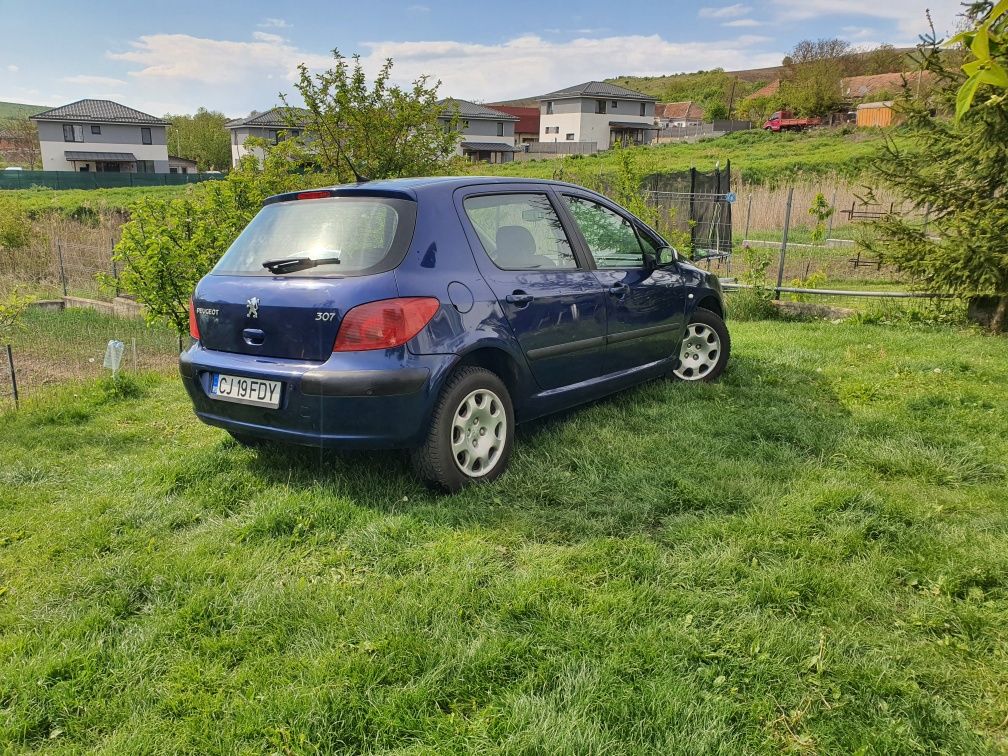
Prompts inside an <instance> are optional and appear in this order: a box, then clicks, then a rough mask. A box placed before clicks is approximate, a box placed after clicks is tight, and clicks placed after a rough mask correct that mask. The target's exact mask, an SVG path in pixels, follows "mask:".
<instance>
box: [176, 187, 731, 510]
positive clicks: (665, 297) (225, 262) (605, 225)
mask: <svg viewBox="0 0 1008 756" xmlns="http://www.w3.org/2000/svg"><path fill="white" fill-rule="evenodd" d="M723 318H724V303H723V299H722V294H721V288H720V286H719V284H718V280H717V278H716V277H715V276H713V275H711V274H710V273H707V272H705V271H702V270H700V269H699V268H696V267H694V266H693V265H690V264H689V263H688V262H685V261H683V260H681V259H679V256H678V255H677V254H676V252H675V251H674V250H673V249H672V248H671V247H670V246H669V245H668V244H667V243H666V242H665V241H664V240H663V239H662V238H661V236H659V235H658V234H657V233H656V232H655V231H654V230H653V229H651V228H649V227H648V226H647V225H646V224H644V223H643V222H641V221H640V220H639V219H637V218H636V217H634V216H633V215H631V214H630V213H628V212H627V211H626V210H624V209H623V208H621V207H619V206H618V205H616V204H614V203H612V202H611V201H609V200H608V199H606V198H605V197H603V196H601V195H599V194H596V193H594V192H591V191H588V190H586V189H583V188H581V187H578V186H574V185H571V184H565V183H560V182H555V181H533V180H521V181H518V180H514V179H504V178H473V177H457V178H417V179H402V180H395V181H373V182H363V183H358V184H353V185H346V186H336V187H332V188H327V189H318V190H312V191H303V192H291V193H288V194H281V195H277V196H275V197H271V198H269V199H268V200H266V202H265V203H264V206H263V208H262V210H260V212H259V213H258V214H257V215H256V217H255V218H254V219H253V220H252V222H251V223H249V225H248V227H247V228H246V229H245V230H244V231H243V232H242V234H241V235H240V236H239V237H238V238H237V239H236V240H235V242H234V244H232V245H231V247H230V249H228V251H227V252H226V253H225V254H224V256H223V257H221V259H220V261H219V262H218V263H217V265H216V266H215V267H214V269H213V270H212V271H211V272H210V274H209V275H207V276H206V277H205V278H203V280H202V281H200V283H199V285H198V286H197V287H196V291H195V294H194V295H193V298H192V303H191V305H190V335H191V337H192V343H191V345H190V347H189V349H188V350H186V351H185V352H184V353H183V354H182V355H181V358H180V360H179V369H180V372H181V374H182V379H183V382H184V383H185V387H186V390H187V391H188V392H189V396H190V397H191V398H192V401H193V405H194V407H195V409H196V414H197V415H198V416H199V418H200V419H201V420H203V421H204V422H206V423H209V424H210V425H214V426H218V427H220V428H223V429H225V430H227V431H228V432H229V433H230V434H231V435H232V436H233V437H234V438H235V439H236V440H237V441H238V442H240V443H242V444H248V445H260V444H262V443H263V442H269V441H281V442H290V443H295V444H307V445H312V446H323V447H342V448H357V449H360V448H376V449H378V448H385V449H409V450H411V454H412V458H413V463H414V466H415V468H416V470H417V471H418V473H419V474H420V476H421V477H422V478H423V479H424V480H425V481H428V482H430V483H432V484H434V485H436V486H440V487H442V488H444V489H447V490H449V491H456V490H458V489H460V488H462V487H463V486H465V485H467V484H471V483H474V482H480V481H490V480H493V479H494V478H496V477H497V476H499V475H500V474H501V473H502V472H503V471H504V470H505V468H506V467H507V464H508V458H509V456H510V453H511V447H512V444H513V441H514V434H515V425H516V423H519V422H522V421H524V420H529V419H532V418H536V417H540V416H542V415H547V414H550V413H553V412H557V411H559V410H563V409H566V408H568V407H572V406H574V405H577V404H581V403H583V402H587V401H591V400H593V399H597V398H599V397H601V396H604V395H606V394H610V393H612V392H614V391H618V390H620V389H624V388H627V387H630V386H633V385H635V384H638V383H641V382H642V381H646V380H648V379H651V378H655V377H658V376H663V375H667V374H674V375H675V376H677V377H678V378H680V379H682V380H686V381H696V380H701V381H710V380H714V379H716V378H717V377H718V376H719V375H720V374H721V373H722V371H723V370H724V369H725V365H726V363H727V361H728V354H729V350H730V342H729V336H728V331H727V329H726V328H725V324H724V320H723Z"/></svg>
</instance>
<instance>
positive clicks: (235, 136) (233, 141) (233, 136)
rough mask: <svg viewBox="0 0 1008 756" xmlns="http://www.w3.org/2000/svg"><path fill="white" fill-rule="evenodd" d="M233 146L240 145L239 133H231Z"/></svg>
mask: <svg viewBox="0 0 1008 756" xmlns="http://www.w3.org/2000/svg"><path fill="white" fill-rule="evenodd" d="M231 144H238V132H237V131H232V132H231Z"/></svg>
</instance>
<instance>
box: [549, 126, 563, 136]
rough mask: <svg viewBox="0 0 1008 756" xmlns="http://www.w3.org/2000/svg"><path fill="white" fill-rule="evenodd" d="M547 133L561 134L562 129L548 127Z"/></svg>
mask: <svg viewBox="0 0 1008 756" xmlns="http://www.w3.org/2000/svg"><path fill="white" fill-rule="evenodd" d="M546 133H547V134H559V133H560V127H559V126H547V127H546Z"/></svg>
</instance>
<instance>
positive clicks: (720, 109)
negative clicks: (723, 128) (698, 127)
mask: <svg viewBox="0 0 1008 756" xmlns="http://www.w3.org/2000/svg"><path fill="white" fill-rule="evenodd" d="M704 116H705V120H707V121H711V122H713V121H723V120H725V119H727V118H728V106H727V105H725V104H724V103H723V102H715V103H713V104H712V105H710V106H708V108H707V110H706V112H705V113H704Z"/></svg>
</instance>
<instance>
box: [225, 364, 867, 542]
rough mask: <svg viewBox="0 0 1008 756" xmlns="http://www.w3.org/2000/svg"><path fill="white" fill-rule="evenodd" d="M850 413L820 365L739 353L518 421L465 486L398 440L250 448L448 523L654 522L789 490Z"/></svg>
mask: <svg viewBox="0 0 1008 756" xmlns="http://www.w3.org/2000/svg"><path fill="white" fill-rule="evenodd" d="M847 421H848V415H847V412H846V411H845V409H844V408H843V407H842V405H841V404H840V402H839V400H838V398H837V396H836V394H835V392H834V390H833V388H832V387H831V386H830V384H829V383H828V382H827V381H826V380H824V379H823V377H822V376H821V374H819V373H816V372H814V371H813V370H806V369H795V367H794V366H792V365H783V364H776V363H769V362H765V361H757V360H754V359H752V358H750V357H747V356H740V357H737V358H736V359H734V360H733V362H732V365H731V367H730V369H729V371H728V372H727V373H726V374H725V376H724V377H723V379H722V381H721V382H719V383H716V384H685V383H681V382H678V381H674V380H671V379H662V380H657V381H652V382H650V383H647V384H645V385H642V386H640V387H637V388H635V389H631V390H628V391H624V392H621V393H619V394H616V395H614V396H611V397H608V398H605V399H601V400H598V401H596V402H593V403H591V404H588V405H584V406H582V407H579V408H576V409H573V410H570V411H567V412H564V413H561V414H557V415H553V416H551V417H548V418H544V419H541V420H538V421H533V422H529V423H525V424H523V425H522V426H519V429H518V432H517V434H516V439H515V441H516V443H515V448H514V452H513V454H512V458H511V464H510V468H509V470H508V471H507V472H506V473H505V474H504V475H503V476H501V478H499V479H498V480H497V481H495V482H493V483H491V484H489V485H480V486H473V487H470V488H469V489H466V490H464V491H462V492H461V493H458V494H454V495H444V494H439V493H438V492H436V491H431V490H429V489H428V488H426V487H425V486H424V485H423V484H422V483H421V482H420V481H419V480H418V479H417V478H416V476H415V475H414V474H413V471H412V469H411V467H410V464H409V460H408V458H407V455H406V454H404V453H401V452H353V453H347V452H332V451H320V450H317V449H309V448H295V447H283V446H271V447H268V448H266V449H262V450H258V451H255V452H245V450H241V449H239V447H237V445H235V444H234V443H233V442H232V441H230V440H228V441H224V442H222V444H221V446H220V447H219V450H220V452H221V453H223V454H227V455H234V454H247V456H246V457H245V462H246V464H247V465H248V471H249V473H251V474H252V475H253V476H255V477H256V478H257V479H258V480H259V481H260V482H261V483H262V484H263V486H265V487H268V486H273V485H283V486H290V487H294V488H305V489H307V488H313V489H314V488H318V487H320V486H321V487H324V489H325V490H326V491H327V492H330V493H331V495H332V497H333V499H339V500H345V501H347V502H349V503H350V504H351V505H354V506H358V507H364V508H368V509H371V510H374V511H377V512H382V513H388V514H391V513H395V514H403V513H408V514H410V515H411V516H414V517H418V518H421V519H423V520H427V521H434V522H437V523H440V524H449V525H461V524H478V525H484V526H496V525H502V524H504V523H505V522H506V523H509V524H511V525H513V526H518V527H519V528H520V529H522V530H525V531H532V532H536V533H547V532H548V533H549V534H551V535H550V536H549V537H556V538H561V539H564V538H572V537H573V538H577V537H583V536H586V535H591V534H594V535H604V534H614V533H622V534H625V533H627V532H628V531H634V530H638V531H647V530H650V529H651V528H653V527H655V525H656V523H660V522H661V521H662V519H663V518H665V517H667V516H668V515H671V514H674V513H683V512H693V513H700V512H706V513H728V512H735V511H740V510H743V509H745V508H748V507H750V506H751V505H753V504H754V503H755V501H756V500H758V499H759V498H760V497H764V496H766V495H767V492H768V491H785V490H786V489H787V487H788V485H789V484H790V483H791V482H792V481H793V480H794V478H796V477H798V476H802V475H806V474H807V471H808V468H809V466H810V465H813V464H819V463H820V461H821V460H823V459H826V458H828V457H829V456H830V455H831V454H832V453H833V451H834V449H835V448H836V444H837V440H838V438H839V437H840V435H841V434H842V433H843V432H844V429H845V427H846V424H847Z"/></svg>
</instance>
